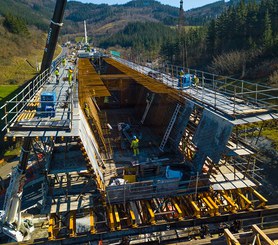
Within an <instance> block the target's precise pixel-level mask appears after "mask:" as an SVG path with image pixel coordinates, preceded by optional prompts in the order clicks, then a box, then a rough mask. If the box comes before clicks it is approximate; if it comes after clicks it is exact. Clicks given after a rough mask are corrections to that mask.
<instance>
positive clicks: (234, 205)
mask: <svg viewBox="0 0 278 245" xmlns="http://www.w3.org/2000/svg"><path fill="white" fill-rule="evenodd" d="M222 196H223V198H224V199H225V200H226V201H227V203H228V204H229V205H228V206H229V211H230V212H232V213H236V212H237V211H236V208H237V207H236V204H235V203H234V201H233V200H232V199H231V198H230V197H229V196H228V195H227V194H225V192H222Z"/></svg>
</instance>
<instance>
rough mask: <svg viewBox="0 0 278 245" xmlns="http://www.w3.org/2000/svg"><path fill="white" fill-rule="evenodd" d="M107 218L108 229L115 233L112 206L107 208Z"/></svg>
mask: <svg viewBox="0 0 278 245" xmlns="http://www.w3.org/2000/svg"><path fill="white" fill-rule="evenodd" d="M107 212H108V218H109V228H110V230H111V231H115V220H114V215H113V209H112V206H108V207H107Z"/></svg>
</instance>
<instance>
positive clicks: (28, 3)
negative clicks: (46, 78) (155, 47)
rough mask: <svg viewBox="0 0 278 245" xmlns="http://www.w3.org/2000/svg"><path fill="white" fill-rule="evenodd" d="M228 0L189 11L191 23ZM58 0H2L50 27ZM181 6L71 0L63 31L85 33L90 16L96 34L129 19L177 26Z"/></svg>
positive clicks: (143, 0)
mask: <svg viewBox="0 0 278 245" xmlns="http://www.w3.org/2000/svg"><path fill="white" fill-rule="evenodd" d="M235 1H238V0H234V1H230V2H228V3H225V1H224V0H221V1H218V2H215V3H213V4H209V5H205V6H204V7H201V8H196V9H192V10H190V11H187V12H186V13H185V16H186V24H187V25H200V24H203V23H204V22H206V21H208V20H210V19H212V18H215V17H216V16H218V15H219V14H220V13H221V12H223V10H224V9H225V8H226V7H227V6H229V5H230V4H231V3H232V2H235ZM55 2H56V1H55V0H0V14H2V15H3V14H6V13H8V12H11V13H13V15H16V16H19V17H21V18H23V19H25V21H26V23H27V24H28V25H35V26H36V27H38V28H39V29H42V30H47V28H48V25H49V20H50V18H51V16H52V13H53V9H54V6H55ZM178 15H179V8H176V7H172V6H169V5H165V4H161V3H160V2H158V1H155V0H133V1H130V2H128V3H126V4H116V5H107V4H93V3H81V2H78V1H69V2H68V3H67V7H66V12H65V25H64V28H63V34H65V35H72V34H81V33H82V32H83V20H87V23H88V26H87V27H88V32H89V34H91V35H92V36H94V37H99V36H103V35H111V34H114V33H117V32H118V31H119V30H122V29H123V28H124V27H125V26H126V25H127V24H128V23H130V22H135V21H140V22H145V21H151V22H159V23H162V24H165V25H170V26H175V25H176V24H177V22H178Z"/></svg>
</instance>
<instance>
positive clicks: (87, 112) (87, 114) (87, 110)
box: [84, 103, 90, 118]
mask: <svg viewBox="0 0 278 245" xmlns="http://www.w3.org/2000/svg"><path fill="white" fill-rule="evenodd" d="M84 111H85V114H86V117H88V118H90V111H89V106H88V104H87V103H85V108H84Z"/></svg>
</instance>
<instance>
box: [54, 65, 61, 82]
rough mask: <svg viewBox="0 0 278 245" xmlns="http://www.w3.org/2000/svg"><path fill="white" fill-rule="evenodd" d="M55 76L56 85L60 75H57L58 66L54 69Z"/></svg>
mask: <svg viewBox="0 0 278 245" xmlns="http://www.w3.org/2000/svg"><path fill="white" fill-rule="evenodd" d="M55 76H56V84H59V76H60V73H59V67H58V66H57V67H56V70H55Z"/></svg>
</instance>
